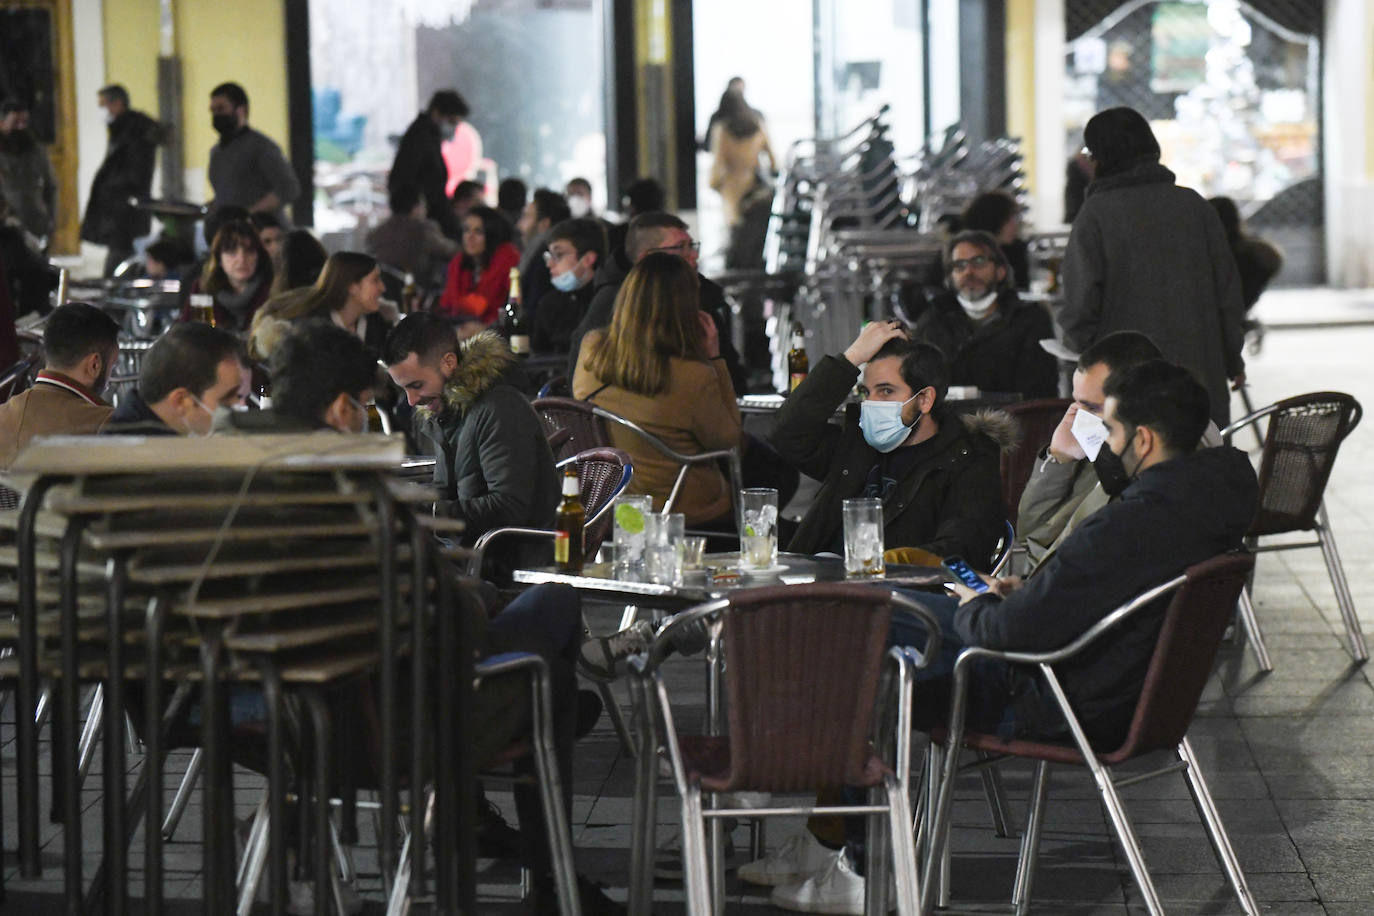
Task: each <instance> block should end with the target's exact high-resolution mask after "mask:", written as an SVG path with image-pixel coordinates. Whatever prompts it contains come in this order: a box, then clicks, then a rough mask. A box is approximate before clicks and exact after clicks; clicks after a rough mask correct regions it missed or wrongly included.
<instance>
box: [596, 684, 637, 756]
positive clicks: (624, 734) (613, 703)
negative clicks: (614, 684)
mask: <svg viewBox="0 0 1374 916" xmlns="http://www.w3.org/2000/svg"><path fill="white" fill-rule="evenodd" d="M592 683H593V684H595V685H596V692H597V693H599V694H601V705H602V706H604V707H606V715H608V716H610V718H611V725H612V726H614V728H615V733H616V735H617V736H618V737H619V738H620V749H621V750H622V751H624V752H625V755H626V756H627V757H634V755H635V742H634V736H633V735H631V734H630V725H629V723H628V722H626V721H625V711H624V710H623V709H621V708H620V701H619V700H617V699H616V698H615V691H614V690H612V689H611V685H610V684H607V683H604V682H602V681H593V682H592Z"/></svg>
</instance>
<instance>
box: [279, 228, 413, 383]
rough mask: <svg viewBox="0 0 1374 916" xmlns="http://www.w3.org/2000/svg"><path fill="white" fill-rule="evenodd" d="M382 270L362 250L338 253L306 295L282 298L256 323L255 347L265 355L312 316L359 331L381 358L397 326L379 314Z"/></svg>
mask: <svg viewBox="0 0 1374 916" xmlns="http://www.w3.org/2000/svg"><path fill="white" fill-rule="evenodd" d="M381 297H382V273H381V268H380V267H379V266H378V265H377V259H376V258H374V257H372V256H371V255H368V254H362V253H361V252H357V251H337V252H335V253H334V254H332V255H330V256H329V259H328V260H327V261H325V262H324V269H323V270H321V271H320V276H319V279H317V280H316V281H315V283H314V284H313V285H312V286H309V287H306V288H305V290H304V294H303V295H301V296H284V297H278V298H277V299H274V300H273V301H271V302H269V303H268V304H267V305H266V306H265V307H264V308H263V309H262V312H261V314H260V316H259V317H258V319H257V320H255V321H254V322H253V334H252V341H253V350H254V351H255V352H256V353H258V354H260V355H261V356H263V357H266V356H268V355H270V354H271V352H272V347H273V346H274V345H275V343H276V341H277V340H278V339H279V338H280V336H281V334H282V332H283V331H284V330H285V328H286V326H287V325H288V324H290V323H293V322H298V321H302V320H306V319H310V318H325V319H329V320H332V321H333V322H334V323H335V324H337V325H338V326H339V327H341V328H343V329H344V330H345V331H348V332H349V333H350V334H353V335H356V336H357V337H358V338H359V339H361V340H362V341H363V343H364V345H366V347H367V349H368V352H369V353H372V354H373V355H374V356H380V355H381V350H382V347H383V345H384V344H385V342H386V335H387V331H389V330H390V328H391V325H390V323H389V322H387V320H386V319H385V318H383V317H382V316H381V315H379V314H378V310H379V309H380V308H381Z"/></svg>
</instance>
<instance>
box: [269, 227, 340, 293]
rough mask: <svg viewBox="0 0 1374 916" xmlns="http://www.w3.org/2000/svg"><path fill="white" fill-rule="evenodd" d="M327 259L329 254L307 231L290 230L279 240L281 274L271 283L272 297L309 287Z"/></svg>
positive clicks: (316, 278) (318, 276)
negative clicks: (290, 290)
mask: <svg viewBox="0 0 1374 916" xmlns="http://www.w3.org/2000/svg"><path fill="white" fill-rule="evenodd" d="M328 259H329V252H327V251H325V249H324V246H323V245H321V244H320V240H319V239H317V238H315V236H314V235H313V234H312V233H311V232H310V230H309V229H292V230H291V231H290V232H288V233H286V235H285V236H284V237H283V238H282V240H281V273H280V274H279V275H278V276H277V279H276V280H275V281H274V282H273V283H272V295H274V296H275V295H277V294H278V293H284V292H286V291H287V290H288V289H300V288H301V287H303V286H310V285H311V284H313V283H314V282H315V281H316V280H318V279H319V278H320V271H322V270H324V262H325V261H327V260H328Z"/></svg>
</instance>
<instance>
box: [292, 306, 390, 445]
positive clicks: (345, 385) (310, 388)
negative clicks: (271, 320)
mask: <svg viewBox="0 0 1374 916" xmlns="http://www.w3.org/2000/svg"><path fill="white" fill-rule="evenodd" d="M267 371H268V374H269V375H270V376H271V378H272V409H273V410H276V411H279V412H280V413H283V414H285V415H287V416H289V417H294V418H296V419H298V420H302V421H304V422H306V423H319V422H321V420H322V419H323V417H324V412H325V411H326V410H327V409H328V408H329V405H330V404H332V403H334V400H335V399H336V398H338V396H339V395H341V394H346V395H348V396H349V397H356V396H357V395H358V394H360V393H361V392H364V391H367V390H369V389H371V388H372V386H373V384H374V383H375V382H376V380H377V362H376V360H374V359H370V358H368V355H367V348H366V347H364V346H363V342H362V341H361V340H359V339H358V336H357V335H356V334H350V333H348V332H347V331H345V330H344V329H343V328H341V327H339V326H338V325H336V324H334V323H333V322H331V321H326V320H322V319H315V320H311V321H306V322H303V323H302V324H300V325H299V326H298V327H296V328H295V329H293V330H292V331H291V333H289V334H287V335H286V336H285V337H284V338H282V340H281V341H279V342H278V343H277V345H276V346H275V347H273V348H272V354H271V356H269V357H268V361H267Z"/></svg>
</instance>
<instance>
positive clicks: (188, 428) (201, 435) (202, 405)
mask: <svg viewBox="0 0 1374 916" xmlns="http://www.w3.org/2000/svg"><path fill="white" fill-rule="evenodd" d="M191 400H193V401H195V402H196V406H197V407H199V408H200V409H201V410H203V411H205V412H206V413H208V414H209V415H210V420H211V428H212V429H213V426H214V418H215V412H214V411H213V410H211V409H210V408H208V407H206V406H205V402H204V401H202V400H201V399H200V398H198V397H196V396H195V395H194V394H193V395H191ZM210 432H211V430H210V429H207V430H206V431H205V432H203V433H199V432H196V428H195V427H194V426H192V425H191V422H190V421H189V420H188V421H186V435H188V436H190V437H191V438H193V439H204V438H205V437H207V436H209V435H210Z"/></svg>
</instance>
